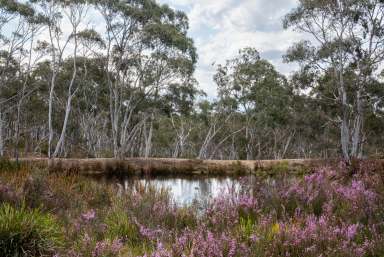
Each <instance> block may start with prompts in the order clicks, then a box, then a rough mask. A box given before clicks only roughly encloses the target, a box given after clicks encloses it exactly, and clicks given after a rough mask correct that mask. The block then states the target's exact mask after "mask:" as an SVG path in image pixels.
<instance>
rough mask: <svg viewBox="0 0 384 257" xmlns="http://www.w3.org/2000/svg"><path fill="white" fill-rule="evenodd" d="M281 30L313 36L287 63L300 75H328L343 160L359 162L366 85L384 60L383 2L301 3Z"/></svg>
mask: <svg viewBox="0 0 384 257" xmlns="http://www.w3.org/2000/svg"><path fill="white" fill-rule="evenodd" d="M284 25H285V27H286V28H288V27H293V28H294V29H296V30H298V31H301V32H304V33H307V34H309V35H311V36H312V42H313V43H311V42H310V41H302V42H299V43H298V44H296V45H294V46H293V47H292V48H291V49H290V50H289V51H288V53H287V55H286V60H287V61H297V62H299V63H300V64H301V67H302V71H303V72H307V73H312V74H316V73H317V74H319V75H321V74H325V73H327V74H329V75H331V78H332V84H333V89H334V91H333V96H332V98H333V101H334V102H336V103H337V104H338V106H339V113H338V124H339V127H340V144H341V151H342V154H343V157H344V158H345V160H346V161H350V160H351V159H352V158H358V157H361V156H362V153H363V140H362V139H363V122H364V115H365V110H366V107H365V106H366V105H367V104H369V102H370V96H369V93H368V91H369V90H368V86H369V84H370V83H368V82H369V80H372V79H375V77H377V70H378V68H379V67H380V65H381V64H382V63H383V60H384V2H383V1H381V0H363V1H360V0H326V1H314V0H300V1H299V6H298V7H297V8H296V9H294V10H292V11H291V13H289V14H288V15H287V16H286V18H285V20H284ZM351 78H352V79H351ZM312 85H313V86H314V87H319V86H321V85H320V84H319V83H315V84H312Z"/></svg>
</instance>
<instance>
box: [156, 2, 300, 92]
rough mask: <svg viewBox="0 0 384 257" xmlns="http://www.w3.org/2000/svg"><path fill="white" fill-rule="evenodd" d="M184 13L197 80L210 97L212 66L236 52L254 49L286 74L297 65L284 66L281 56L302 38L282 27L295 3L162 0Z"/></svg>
mask: <svg viewBox="0 0 384 257" xmlns="http://www.w3.org/2000/svg"><path fill="white" fill-rule="evenodd" d="M160 2H161V3H167V4H169V5H170V6H172V7H174V8H176V9H182V10H184V11H185V12H186V13H187V14H188V17H189V19H190V27H191V29H190V36H191V37H193V39H194V40H195V43H196V46H197V49H198V53H199V63H198V66H197V71H196V78H197V79H198V81H199V83H200V86H201V88H202V89H204V90H205V91H206V92H207V93H208V95H209V96H210V97H213V96H214V95H215V93H216V87H215V84H214V82H213V80H212V76H213V74H214V70H215V69H214V67H213V66H212V63H216V64H218V63H224V62H225V60H226V59H230V58H232V57H234V56H235V55H236V54H237V53H238V51H239V49H241V48H244V47H255V48H256V49H257V50H259V51H260V53H261V55H262V57H263V58H266V59H268V60H269V61H271V62H272V63H273V64H274V65H275V66H276V67H277V69H278V70H279V71H280V72H282V73H284V74H289V73H290V72H291V71H292V70H293V69H294V68H295V67H296V66H295V65H291V64H283V63H282V58H281V56H282V55H283V54H284V52H285V51H286V50H287V48H288V47H289V46H291V45H292V44H293V43H294V42H296V41H298V40H300V39H301V38H302V36H301V35H300V34H297V33H295V32H293V31H290V30H284V29H283V27H282V18H283V17H284V15H285V14H286V13H288V12H289V11H290V10H291V9H292V8H294V7H295V5H296V0H172V1H171V0H161V1H160Z"/></svg>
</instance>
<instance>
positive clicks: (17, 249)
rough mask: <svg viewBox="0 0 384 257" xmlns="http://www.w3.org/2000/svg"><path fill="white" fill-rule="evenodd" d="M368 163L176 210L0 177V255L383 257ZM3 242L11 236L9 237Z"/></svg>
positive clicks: (148, 191) (143, 197) (268, 182)
mask: <svg viewBox="0 0 384 257" xmlns="http://www.w3.org/2000/svg"><path fill="white" fill-rule="evenodd" d="M383 198H384V172H383V168H382V167H379V166H378V165H376V164H373V163H360V164H355V165H354V169H350V168H347V167H345V166H343V165H340V166H339V167H333V168H330V167H328V168H322V169H319V170H317V171H316V172H314V173H312V174H310V175H307V176H300V177H295V178H293V177H292V176H286V177H284V176H281V177H278V178H262V179H260V180H257V181H256V182H253V183H252V184H251V185H250V184H249V183H244V187H243V189H242V190H241V192H237V191H235V190H233V191H231V193H227V194H222V195H221V196H220V197H219V198H216V199H213V200H212V201H211V202H209V203H204V204H203V203H198V202H196V203H194V204H193V205H192V206H188V207H177V206H176V205H175V204H174V203H173V201H172V200H171V199H170V196H169V193H168V192H167V191H166V190H161V191H157V190H155V189H154V188H153V187H151V186H143V185H141V184H136V185H135V186H134V188H131V189H130V190H128V191H125V192H122V191H119V189H118V187H115V186H114V185H111V184H109V185H108V184H103V183H102V182H95V181H93V180H90V179H89V178H84V177H81V176H76V175H68V174H65V175H63V174H55V173H48V172H46V171H44V170H38V169H35V170H29V169H25V168H21V169H20V170H19V171H15V170H14V169H11V170H9V171H7V169H2V171H1V172H0V206H1V207H0V241H1V243H0V244H1V247H0V248H1V249H0V256H56V257H58V256H61V257H112V256H148V257H149V256H153V257H157V256H159V257H162V256H164V257H165V256H199V257H200V256H201V257H208V256H212V257H214V256H230V257H234V256H309V257H310V256H316V257H318V256H336V257H337V256H340V257H344V256H377V257H381V256H384V199H383ZM12 237H14V238H17V240H12Z"/></svg>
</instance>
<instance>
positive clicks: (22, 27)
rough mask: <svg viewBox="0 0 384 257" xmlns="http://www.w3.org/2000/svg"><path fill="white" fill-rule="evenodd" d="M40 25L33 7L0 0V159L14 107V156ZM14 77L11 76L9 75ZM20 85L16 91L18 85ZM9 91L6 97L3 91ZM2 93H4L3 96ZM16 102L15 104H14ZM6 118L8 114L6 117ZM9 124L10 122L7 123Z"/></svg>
mask: <svg viewBox="0 0 384 257" xmlns="http://www.w3.org/2000/svg"><path fill="white" fill-rule="evenodd" d="M41 22H42V20H41V17H40V16H38V15H37V14H36V12H35V10H34V9H33V8H32V6H31V5H30V4H28V3H19V2H18V1H0V51H1V69H0V82H1V86H0V91H1V92H0V94H1V96H0V156H2V155H3V154H4V135H3V132H4V131H3V130H4V124H5V123H6V121H5V116H6V115H7V112H9V110H10V109H13V108H14V107H15V106H16V109H17V120H16V122H15V124H16V125H15V126H16V128H15V130H16V132H15V134H16V135H15V142H14V143H15V155H16V157H17V154H18V150H17V146H18V138H19V129H20V124H19V123H20V113H21V108H22V104H23V100H24V97H25V93H26V86H27V78H26V77H27V76H25V74H29V73H30V70H31V66H32V54H31V53H32V48H33V46H34V44H33V38H34V35H35V34H36V33H37V32H38V30H39V28H40V23H41ZM12 70H13V72H14V73H13V74H12V75H11V74H10V72H11V73H12ZM20 83H21V84H22V87H21V88H18V89H19V90H16V88H17V84H20ZM7 90H8V93H10V92H12V94H11V95H8V98H6V97H5V94H6V93H5V92H4V91H7ZM4 93H5V94H4ZM14 102H16V104H13V103H14ZM8 116H9V115H8ZM8 122H9V121H8Z"/></svg>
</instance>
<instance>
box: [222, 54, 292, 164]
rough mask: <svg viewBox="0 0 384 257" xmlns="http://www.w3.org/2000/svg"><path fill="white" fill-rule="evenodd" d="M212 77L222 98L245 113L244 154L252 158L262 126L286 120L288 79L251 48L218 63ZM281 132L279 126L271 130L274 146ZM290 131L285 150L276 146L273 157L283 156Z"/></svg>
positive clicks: (269, 129)
mask: <svg viewBox="0 0 384 257" xmlns="http://www.w3.org/2000/svg"><path fill="white" fill-rule="evenodd" d="M215 81H216V83H217V85H218V91H219V97H220V98H221V100H222V101H223V102H225V103H227V105H229V106H230V108H232V109H233V110H234V111H237V112H239V113H241V114H242V116H243V117H244V129H245V149H246V158H247V159H248V160H251V159H254V158H255V155H254V151H255V150H256V149H255V145H256V143H257V141H258V140H259V141H261V140H263V139H262V138H259V137H258V136H257V135H258V132H260V130H261V129H262V128H263V127H266V130H267V131H273V129H274V128H275V127H276V126H278V125H281V124H282V123H284V122H285V121H287V120H288V119H287V118H288V115H289V111H288V108H289V104H290V94H291V91H290V88H289V87H288V83H287V81H286V79H285V77H284V76H283V75H281V74H279V73H278V72H277V71H276V70H275V68H274V66H273V65H272V64H270V63H269V62H268V61H266V60H263V59H261V58H260V55H259V53H258V51H257V50H256V49H253V48H245V49H242V50H240V52H239V55H238V56H237V57H235V58H234V59H231V60H228V61H227V63H226V65H224V66H219V67H218V70H217V73H216V75H215ZM258 130H259V131H258ZM263 130H264V129H263ZM263 133H264V132H263ZM281 133H282V131H281V130H279V131H275V133H274V137H273V138H275V139H276V140H275V142H274V145H276V147H277V144H278V143H281V142H280V141H281V140H277V139H278V137H277V136H278V135H277V134H281ZM292 133H293V132H292ZM292 133H288V135H287V142H286V143H285V146H286V147H285V148H284V149H285V151H282V152H280V153H277V152H278V151H277V150H276V151H275V152H276V154H275V155H276V156H275V158H279V157H282V155H284V153H285V152H286V151H287V149H286V148H287V147H288V146H289V144H290V141H291V139H292ZM277 141H279V142H277ZM259 143H260V142H259ZM276 147H275V148H276Z"/></svg>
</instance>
